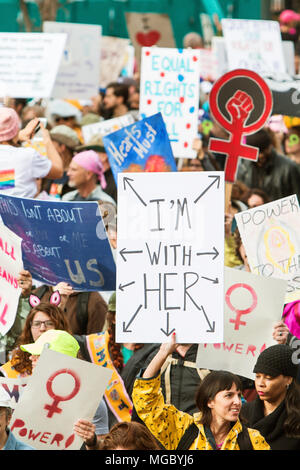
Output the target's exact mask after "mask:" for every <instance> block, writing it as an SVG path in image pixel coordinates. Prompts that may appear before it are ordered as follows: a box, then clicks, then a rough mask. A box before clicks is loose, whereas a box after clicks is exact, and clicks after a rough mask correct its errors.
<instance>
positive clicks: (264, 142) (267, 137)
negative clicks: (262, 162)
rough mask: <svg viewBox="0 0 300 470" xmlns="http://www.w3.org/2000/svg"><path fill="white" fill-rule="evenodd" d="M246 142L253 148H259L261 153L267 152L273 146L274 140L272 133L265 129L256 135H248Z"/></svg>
mask: <svg viewBox="0 0 300 470" xmlns="http://www.w3.org/2000/svg"><path fill="white" fill-rule="evenodd" d="M246 142H247V144H248V145H252V146H253V147H258V148H259V151H260V152H263V151H264V150H266V149H267V148H268V147H269V146H270V145H273V144H274V142H273V139H272V136H271V132H270V131H269V130H268V129H266V128H264V129H261V130H260V131H258V132H255V133H254V134H251V135H248V136H247V137H246Z"/></svg>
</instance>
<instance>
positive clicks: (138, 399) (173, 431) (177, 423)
mask: <svg viewBox="0 0 300 470" xmlns="http://www.w3.org/2000/svg"><path fill="white" fill-rule="evenodd" d="M132 399H133V404H134V406H135V409H136V412H137V414H138V415H139V417H140V418H141V419H142V420H143V421H144V423H145V424H146V426H147V427H148V429H149V430H150V431H151V433H152V434H153V435H154V436H155V437H156V438H157V439H158V440H159V441H160V442H161V444H162V445H163V446H164V447H165V448H166V449H167V450H176V449H177V446H178V444H179V441H180V439H181V438H182V436H183V434H184V433H185V431H186V430H187V428H188V427H189V426H190V425H191V424H192V423H193V421H194V422H195V424H196V425H197V427H198V428H199V434H198V436H197V438H196V439H195V440H194V442H193V443H192V445H191V447H190V450H213V448H212V446H211V445H210V443H209V441H208V439H207V437H206V436H205V432H204V427H203V425H202V424H200V423H199V422H197V421H196V419H195V418H194V417H193V416H191V415H189V414H188V413H184V412H183V411H179V410H177V409H176V408H175V407H174V406H173V405H166V404H165V402H164V397H163V394H162V391H161V388H160V375H158V376H156V377H153V378H151V379H143V378H137V379H136V380H135V383H134V388H133V393H132ZM241 431H242V425H241V423H240V421H239V420H238V421H237V422H236V423H235V424H234V426H233V427H232V428H231V429H230V431H229V433H228V434H227V436H226V439H225V440H224V442H223V444H222V447H221V449H220V450H240V449H239V445H238V443H237V436H238V434H239V433H240V432H241ZM248 431H249V436H250V440H251V442H252V446H253V450H270V446H269V444H267V442H266V441H265V439H264V438H263V437H262V435H261V434H260V433H259V432H258V431H257V430H255V429H249V428H248Z"/></svg>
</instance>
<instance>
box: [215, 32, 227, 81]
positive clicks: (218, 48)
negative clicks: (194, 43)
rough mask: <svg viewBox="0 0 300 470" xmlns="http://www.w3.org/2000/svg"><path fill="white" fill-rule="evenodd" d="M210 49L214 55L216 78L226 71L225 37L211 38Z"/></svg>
mask: <svg viewBox="0 0 300 470" xmlns="http://www.w3.org/2000/svg"><path fill="white" fill-rule="evenodd" d="M211 50H212V53H213V56H214V63H215V75H216V79H217V78H219V77H222V75H224V74H225V73H226V72H228V58H227V50H226V44H225V39H224V38H223V37H221V36H214V37H213V38H212V43H211Z"/></svg>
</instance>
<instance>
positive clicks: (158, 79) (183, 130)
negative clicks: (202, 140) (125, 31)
mask: <svg viewBox="0 0 300 470" xmlns="http://www.w3.org/2000/svg"><path fill="white" fill-rule="evenodd" d="M199 83H200V53H199V50H196V49H175V48H158V47H155V48H149V47H143V49H142V62H141V83H140V115H141V117H148V116H151V115H153V114H156V113H159V112H161V114H162V116H163V119H164V121H165V124H166V127H167V132H168V135H169V139H170V142H171V146H172V150H173V154H174V157H175V158H176V157H177V158H194V157H195V156H196V152H195V151H194V150H193V148H192V147H193V141H194V139H195V138H196V137H197V132H198V110H199V86H200V85H199Z"/></svg>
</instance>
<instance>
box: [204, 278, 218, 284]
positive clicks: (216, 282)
mask: <svg viewBox="0 0 300 470" xmlns="http://www.w3.org/2000/svg"><path fill="white" fill-rule="evenodd" d="M201 277H202V279H206V280H207V281H211V282H212V283H213V284H219V279H218V278H217V277H216V279H210V277H204V276H201Z"/></svg>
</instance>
